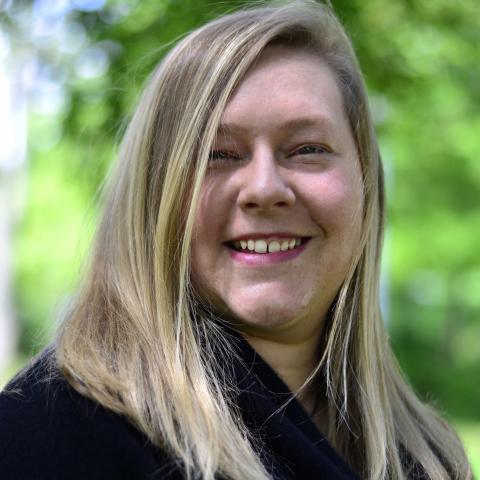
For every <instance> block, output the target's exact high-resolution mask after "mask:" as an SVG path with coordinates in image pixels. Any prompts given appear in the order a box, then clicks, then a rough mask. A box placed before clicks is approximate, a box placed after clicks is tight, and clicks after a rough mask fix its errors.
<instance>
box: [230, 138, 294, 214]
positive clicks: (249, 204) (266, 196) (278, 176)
mask: <svg viewBox="0 0 480 480" xmlns="http://www.w3.org/2000/svg"><path fill="white" fill-rule="evenodd" d="M294 203H295V193H294V191H293V190H292V188H291V185H290V183H289V176H288V171H282V167H281V165H279V163H278V162H277V160H276V158H275V153H274V152H273V151H272V150H271V149H270V148H268V147H264V148H258V149H257V150H256V151H255V152H254V153H253V155H252V157H251V159H250V161H249V162H248V164H247V165H246V168H245V169H244V171H243V176H242V182H241V189H240V192H239V195H238V204H239V206H240V207H241V208H242V209H243V210H249V211H259V212H263V211H269V210H277V209H283V208H286V207H290V206H292V205H293V204H294Z"/></svg>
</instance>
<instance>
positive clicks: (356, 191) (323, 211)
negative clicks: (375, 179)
mask: <svg viewBox="0 0 480 480" xmlns="http://www.w3.org/2000/svg"><path fill="white" fill-rule="evenodd" d="M307 191H308V196H309V198H310V200H309V201H308V202H307V203H308V205H310V209H311V215H312V217H313V218H314V220H315V221H316V223H317V224H318V225H320V226H321V227H323V228H324V229H325V230H326V232H325V233H327V234H328V233H333V232H342V231H345V230H349V231H352V230H357V229H358V227H359V225H360V224H361V221H362V215H363V186H362V182H361V177H360V176H356V175H353V174H350V173H349V172H344V171H341V170H335V171H332V172H330V173H329V174H328V175H324V176H323V177H322V178H321V179H319V181H318V182H317V183H316V184H315V185H314V186H313V188H312V187H310V188H309V189H308V190H307Z"/></svg>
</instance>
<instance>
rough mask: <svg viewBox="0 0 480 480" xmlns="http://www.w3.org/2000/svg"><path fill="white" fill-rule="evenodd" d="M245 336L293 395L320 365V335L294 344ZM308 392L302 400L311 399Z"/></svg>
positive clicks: (301, 396)
mask: <svg viewBox="0 0 480 480" xmlns="http://www.w3.org/2000/svg"><path fill="white" fill-rule="evenodd" d="M244 336H245V339H246V340H247V341H248V343H249V344H250V345H251V346H252V347H253V348H254V349H255V351H256V352H258V353H259V354H260V355H261V356H262V358H263V359H264V360H265V361H266V362H267V363H268V364H269V365H270V366H271V367H272V368H273V370H275V372H276V373H277V374H278V376H279V377H280V378H281V379H282V380H283V381H284V382H285V384H286V385H287V386H288V388H289V389H290V390H291V391H292V392H293V393H295V392H297V391H298V390H299V388H300V387H301V386H302V385H303V383H304V382H305V380H306V379H307V378H308V376H309V375H310V374H311V373H312V371H313V370H314V368H315V367H316V365H317V363H318V360H319V350H318V344H319V339H320V338H319V337H320V334H318V335H309V336H308V337H305V338H299V339H297V341H295V342H293V343H292V342H282V341H281V340H278V339H273V338H268V337H264V336H255V335H252V334H246V333H244ZM307 390H308V389H306V390H305V391H302V393H301V394H300V396H299V399H300V400H301V399H302V398H305V399H307V398H308V397H309V396H308V394H307ZM307 403H308V401H307Z"/></svg>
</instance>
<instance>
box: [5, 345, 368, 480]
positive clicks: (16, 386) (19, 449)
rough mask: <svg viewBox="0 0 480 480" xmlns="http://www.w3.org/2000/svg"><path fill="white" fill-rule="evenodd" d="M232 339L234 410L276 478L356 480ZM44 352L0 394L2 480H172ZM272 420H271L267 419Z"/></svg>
mask: <svg viewBox="0 0 480 480" xmlns="http://www.w3.org/2000/svg"><path fill="white" fill-rule="evenodd" d="M238 337H239V347H240V354H241V356H242V357H243V360H244V363H242V364H241V365H240V364H239V365H236V366H235V369H234V370H235V375H236V381H237V383H238V385H239V386H240V388H241V392H242V393H241V394H240V397H239V399H238V402H239V407H240V411H241V412H242V415H243V417H244V421H245V423H246V425H247V427H248V428H251V429H254V431H255V432H256V433H257V434H261V436H262V438H263V439H264V441H265V444H266V447H267V448H266V452H269V454H268V455H266V456H264V457H263V458H262V460H263V461H264V462H265V466H266V467H267V469H268V470H269V471H270V473H271V474H272V476H273V478H274V479H275V480H284V479H285V480H286V479H305V480H307V479H308V480H316V479H326V480H329V479H332V480H333V479H338V480H340V479H358V478H359V477H358V476H357V475H356V474H355V473H354V472H353V471H352V470H351V469H350V468H349V467H348V466H347V464H346V463H345V462H344V461H343V460H342V459H341V458H340V457H339V455H338V454H337V453H336V452H335V451H334V449H333V448H332V447H331V445H330V444H329V443H328V441H327V440H326V439H325V437H324V436H323V435H322V433H321V432H320V431H319V430H318V429H317V428H316V426H315V424H314V423H313V422H312V420H311V419H310V417H309V416H308V415H307V413H306V412H305V411H304V409H303V408H302V406H301V405H300V404H299V403H298V402H297V401H296V400H295V399H294V400H292V401H291V402H290V403H289V404H288V405H287V407H286V408H285V409H284V410H282V411H281V412H279V413H274V412H276V410H277V409H278V407H279V406H280V405H282V404H283V403H284V402H285V400H286V399H287V398H289V396H290V395H291V393H290V392H289V390H288V388H287V386H286V385H285V384H284V382H283V381H282V380H281V379H280V378H279V377H278V376H277V375H276V374H275V372H274V371H273V370H272V369H271V367H270V366H269V365H268V364H267V363H266V362H265V361H264V360H263V359H262V358H261V357H260V356H259V355H258V354H256V352H255V351H254V350H253V349H252V348H251V347H250V345H249V344H248V343H247V342H246V341H245V340H244V339H242V338H241V337H240V336H238ZM51 360H52V353H51V352H48V351H46V352H45V353H44V354H43V355H41V356H40V357H39V358H38V359H37V360H36V361H35V362H34V363H33V364H32V365H31V366H30V367H29V368H28V369H26V370H25V371H24V372H23V373H21V374H20V375H19V376H18V377H17V378H15V379H14V380H13V381H12V382H11V383H10V384H9V385H8V387H7V389H6V391H4V392H2V393H1V394H0V479H2V480H29V479H32V480H37V479H38V480H66V479H68V480H97V479H98V480H100V479H102V480H108V479H115V480H123V479H124V480H127V479H132V480H143V479H145V480H147V479H149V480H163V479H169V480H176V479H183V478H184V475H183V474H182V470H181V468H180V466H179V462H177V461H175V460H174V459H173V458H171V457H169V456H168V455H167V454H166V453H165V452H163V451H162V450H160V449H158V448H156V447H154V446H153V445H152V444H151V443H150V442H149V441H148V439H147V438H146V436H145V435H144V434H143V433H141V432H140V431H138V430H137V429H136V428H135V427H133V426H132V425H131V424H130V423H129V422H128V421H127V420H126V419H125V418H124V417H122V416H120V415H117V414H115V413H113V412H111V411H109V410H107V409H105V408H103V407H102V406H101V405H99V404H97V403H95V402H93V401H91V400H90V399H87V398H85V397H84V396H82V395H80V394H79V393H78V392H77V391H76V390H74V389H73V388H72V387H71V386H70V385H69V384H68V383H67V382H66V380H65V379H64V378H63V377H62V376H61V374H59V372H58V371H57V372H53V373H54V374H53V375H51V374H50V373H49V367H48V366H49V365H50V364H51V363H52V362H51ZM272 414H273V415H272Z"/></svg>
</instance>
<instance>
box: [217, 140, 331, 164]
mask: <svg viewBox="0 0 480 480" xmlns="http://www.w3.org/2000/svg"><path fill="white" fill-rule="evenodd" d="M312 149H313V150H315V151H305V150H312ZM302 150H303V151H302ZM332 152H333V150H332V149H331V148H330V147H328V146H326V145H303V146H301V147H298V148H296V149H295V150H293V151H292V152H291V153H289V154H288V155H287V158H288V157H292V156H295V155H301V156H307V155H324V154H328V153H332ZM208 160H209V162H210V164H212V165H214V164H216V165H218V164H222V163H226V162H228V161H240V160H241V157H240V156H239V155H237V154H235V153H232V152H227V151H224V150H212V151H211V152H210V154H209V155H208Z"/></svg>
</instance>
